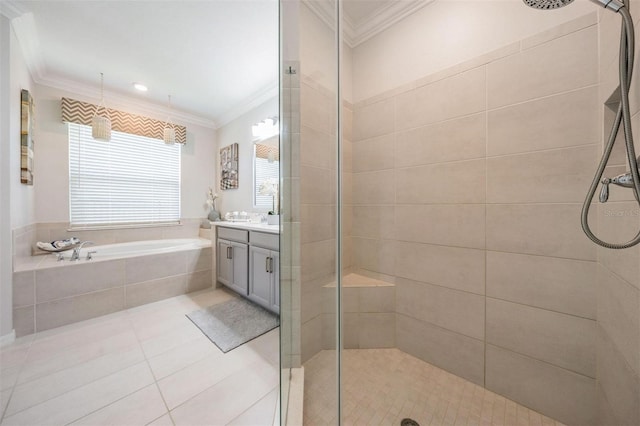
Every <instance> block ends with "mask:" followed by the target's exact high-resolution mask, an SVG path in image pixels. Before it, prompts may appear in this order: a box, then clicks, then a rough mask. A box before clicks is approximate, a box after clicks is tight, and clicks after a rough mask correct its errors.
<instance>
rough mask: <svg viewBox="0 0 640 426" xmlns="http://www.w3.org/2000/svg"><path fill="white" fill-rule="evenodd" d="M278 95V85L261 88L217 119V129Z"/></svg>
mask: <svg viewBox="0 0 640 426" xmlns="http://www.w3.org/2000/svg"><path fill="white" fill-rule="evenodd" d="M279 93H280V91H279V85H278V83H276V84H271V85H269V86H267V87H264V88H262V89H261V90H258V91H257V92H255V93H254V94H253V95H251V96H249V97H247V98H246V99H245V100H244V101H242V102H240V103H239V104H237V105H236V106H234V107H233V108H231V109H230V110H229V111H227V112H225V113H224V114H222V115H220V116H219V117H217V119H216V123H217V124H218V126H217V128H220V127H222V126H224V125H226V124H229V123H230V122H232V121H233V120H235V119H236V118H238V117H240V116H241V115H243V114H245V113H247V112H249V111H251V110H252V109H254V108H256V107H257V106H259V105H262V104H263V103H265V102H267V101H268V100H269V99H273V98H274V97H277V96H278V95H279Z"/></svg>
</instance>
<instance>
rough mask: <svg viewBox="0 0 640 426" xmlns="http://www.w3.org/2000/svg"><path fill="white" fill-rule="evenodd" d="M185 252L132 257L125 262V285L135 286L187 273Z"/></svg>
mask: <svg viewBox="0 0 640 426" xmlns="http://www.w3.org/2000/svg"><path fill="white" fill-rule="evenodd" d="M186 265H187V255H186V254H185V253H184V252H176V253H167V254H155V255H151V256H140V257H131V258H128V259H126V261H125V283H126V284H134V283H139V282H143V281H149V280H154V279H158V278H164V277H169V276H173V275H180V274H184V273H186V272H187V266H186Z"/></svg>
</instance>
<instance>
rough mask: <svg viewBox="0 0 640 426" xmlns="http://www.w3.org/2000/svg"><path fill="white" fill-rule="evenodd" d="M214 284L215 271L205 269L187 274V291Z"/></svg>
mask: <svg viewBox="0 0 640 426" xmlns="http://www.w3.org/2000/svg"><path fill="white" fill-rule="evenodd" d="M212 286H213V271H212V270H211V269H207V270H204V271H198V272H194V273H192V274H187V293H191V292H192V291H199V290H205V289H208V288H211V287H212Z"/></svg>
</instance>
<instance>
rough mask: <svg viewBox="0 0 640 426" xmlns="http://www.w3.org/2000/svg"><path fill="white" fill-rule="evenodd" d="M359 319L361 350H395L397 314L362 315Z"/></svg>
mask: <svg viewBox="0 0 640 426" xmlns="http://www.w3.org/2000/svg"><path fill="white" fill-rule="evenodd" d="M358 318H359V324H358V344H359V347H360V349H372V348H393V347H395V346H396V314H395V313H361V314H359V316H358Z"/></svg>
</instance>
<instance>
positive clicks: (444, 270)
mask: <svg viewBox="0 0 640 426" xmlns="http://www.w3.org/2000/svg"><path fill="white" fill-rule="evenodd" d="M395 254H396V261H395V263H396V265H395V267H396V276H398V277H402V278H408V279H410V280H415V281H421V282H428V283H430V284H434V285H439V286H443V287H448V288H452V289H456V290H464V291H468V292H471V293H476V294H484V276H485V259H484V257H485V255H484V251H483V250H475V249H467V248H457V247H446V246H435V245H428V244H418V243H406V242H397V243H396V244H395Z"/></svg>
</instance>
